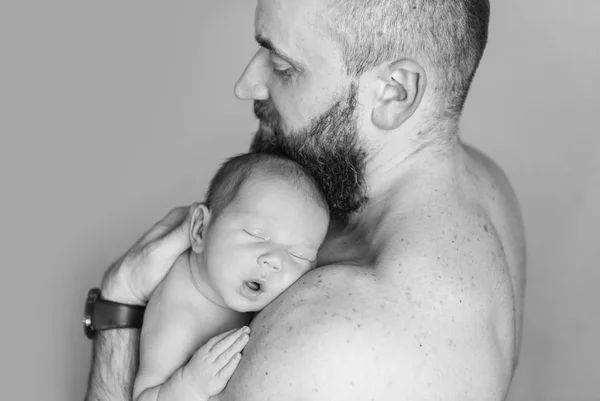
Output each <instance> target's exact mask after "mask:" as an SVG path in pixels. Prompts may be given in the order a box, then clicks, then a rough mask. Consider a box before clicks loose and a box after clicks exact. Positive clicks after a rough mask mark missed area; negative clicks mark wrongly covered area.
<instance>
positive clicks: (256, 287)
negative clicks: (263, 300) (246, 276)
mask: <svg viewBox="0 0 600 401" xmlns="http://www.w3.org/2000/svg"><path fill="white" fill-rule="evenodd" d="M245 284H246V287H248V288H249V289H250V290H252V291H260V283H259V282H257V281H246V283H245Z"/></svg>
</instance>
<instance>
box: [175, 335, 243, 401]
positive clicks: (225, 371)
mask: <svg viewBox="0 0 600 401" xmlns="http://www.w3.org/2000/svg"><path fill="white" fill-rule="evenodd" d="M249 332H250V329H249V328H248V327H242V328H241V329H233V330H230V331H227V332H225V333H222V334H219V335H218V336H215V337H213V338H211V339H210V340H208V342H207V343H206V344H204V345H203V346H202V347H200V349H199V350H198V351H196V353H194V355H193V356H192V358H191V359H190V361H189V362H188V364H187V365H186V366H185V367H184V368H183V371H182V376H183V380H184V383H185V384H186V387H188V388H189V389H190V390H191V391H192V393H193V395H194V396H195V397H196V398H197V399H198V400H208V399H209V398H210V397H212V396H213V395H217V394H219V393H220V392H221V391H223V389H224V388H225V385H226V384H227V382H228V381H229V378H230V377H231V375H233V372H234V371H235V368H237V366H238V363H239V362H240V359H241V357H242V355H241V354H240V352H241V351H242V349H244V347H245V346H246V344H247V343H248V339H249V336H248V333H249Z"/></svg>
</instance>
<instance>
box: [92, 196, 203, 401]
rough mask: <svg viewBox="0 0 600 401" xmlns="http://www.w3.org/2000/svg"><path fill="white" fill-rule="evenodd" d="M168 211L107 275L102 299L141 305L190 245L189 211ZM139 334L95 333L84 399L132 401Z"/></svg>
mask: <svg viewBox="0 0 600 401" xmlns="http://www.w3.org/2000/svg"><path fill="white" fill-rule="evenodd" d="M194 208H195V205H192V207H191V208H188V207H180V208H177V209H174V210H172V211H171V212H170V213H169V214H168V215H167V216H166V217H165V218H164V219H162V220H161V221H159V222H158V223H156V224H155V225H154V226H153V227H152V228H151V229H150V230H149V231H148V232H146V234H144V235H143V236H142V237H141V238H140V239H139V240H138V241H137V242H136V243H135V244H134V245H133V246H132V247H131V248H130V249H129V250H128V251H127V253H126V254H125V255H124V256H123V257H122V258H121V259H119V260H118V261H117V262H116V263H114V264H113V265H112V266H111V267H110V268H109V269H108V270H107V272H106V274H105V276H104V280H103V284H102V297H103V298H105V299H108V300H110V301H115V302H121V303H126V304H132V305H145V304H146V303H147V302H148V299H149V298H150V295H151V294H152V292H153V291H154V289H155V288H156V287H157V286H158V284H159V283H160V282H161V281H162V279H163V278H164V277H165V276H166V274H167V272H168V271H169V269H170V268H171V266H172V265H173V263H174V262H175V260H176V259H177V258H178V257H179V256H180V255H181V254H182V253H183V252H184V251H185V250H186V249H188V248H189V246H190V242H189V230H190V217H191V213H190V211H193V210H194ZM139 337H140V331H139V330H137V329H118V330H106V331H104V332H99V333H98V335H97V337H96V339H95V340H94V350H93V359H92V367H91V372H90V378H89V383H88V390H87V394H86V401H100V400H102V401H107V400H110V401H130V400H131V398H132V391H133V381H134V379H135V374H136V372H137V368H138V352H139Z"/></svg>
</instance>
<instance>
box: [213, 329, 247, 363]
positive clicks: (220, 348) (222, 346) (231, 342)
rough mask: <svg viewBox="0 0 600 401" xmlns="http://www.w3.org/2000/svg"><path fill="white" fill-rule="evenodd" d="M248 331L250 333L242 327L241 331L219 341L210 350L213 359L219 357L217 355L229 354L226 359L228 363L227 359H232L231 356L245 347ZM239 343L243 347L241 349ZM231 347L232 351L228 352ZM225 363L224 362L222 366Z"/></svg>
mask: <svg viewBox="0 0 600 401" xmlns="http://www.w3.org/2000/svg"><path fill="white" fill-rule="evenodd" d="M249 331H250V329H249V328H248V327H242V328H241V329H239V330H237V331H235V332H233V333H231V334H229V335H228V336H226V337H225V338H222V339H221V340H220V341H218V342H217V343H216V344H215V345H214V346H213V348H212V350H211V351H210V352H211V354H212V355H213V356H214V357H215V358H217V357H219V355H222V354H226V353H229V356H228V357H227V361H228V360H229V359H231V358H232V357H233V354H235V353H236V352H239V351H241V350H242V349H243V348H244V346H245V345H246V342H247V341H248V334H247V333H248V332H249ZM240 341H241V342H243V345H241V348H240ZM231 347H234V348H233V350H232V351H230V349H231ZM227 361H224V362H223V364H224V363H225V362H227Z"/></svg>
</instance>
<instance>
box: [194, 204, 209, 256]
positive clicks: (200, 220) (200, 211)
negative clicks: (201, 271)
mask: <svg viewBox="0 0 600 401" xmlns="http://www.w3.org/2000/svg"><path fill="white" fill-rule="evenodd" d="M209 223H210V211H209V210H208V208H207V207H206V205H204V204H202V203H200V204H199V205H198V206H196V209H195V210H194V213H193V214H192V221H191V222H190V242H191V243H192V250H193V251H194V252H196V253H200V252H202V251H203V250H204V236H205V234H206V229H207V227H208V224H209Z"/></svg>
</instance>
